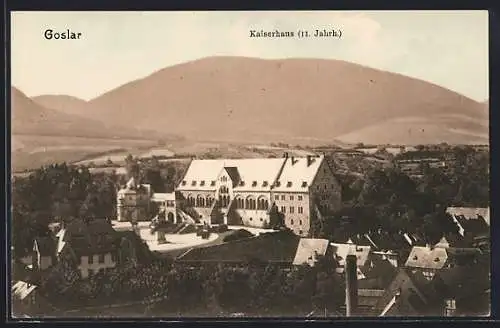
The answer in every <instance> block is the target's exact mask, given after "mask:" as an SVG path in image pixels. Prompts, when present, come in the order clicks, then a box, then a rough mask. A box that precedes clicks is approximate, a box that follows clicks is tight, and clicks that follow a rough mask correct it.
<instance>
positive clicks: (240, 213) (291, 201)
mask: <svg viewBox="0 0 500 328" xmlns="http://www.w3.org/2000/svg"><path fill="white" fill-rule="evenodd" d="M177 191H178V193H179V197H180V199H179V202H180V203H181V204H180V206H182V208H183V209H185V211H186V212H187V213H189V214H190V215H191V216H194V218H195V219H196V220H197V221H200V222H203V223H207V224H229V225H246V226H253V227H265V226H266V225H268V224H269V223H270V213H271V209H272V208H273V207H274V206H275V208H276V209H277V210H278V211H279V212H280V213H282V214H283V217H284V220H285V225H286V226H287V227H289V228H290V229H292V230H293V231H294V232H295V233H296V234H298V235H301V236H307V235H308V234H309V233H310V230H311V225H312V220H314V219H315V218H318V216H320V215H323V214H324V213H325V212H327V211H334V210H336V209H338V208H339V207H340V206H341V186H340V184H339V182H338V181H337V179H336V178H335V176H334V175H333V173H332V171H331V169H330V167H329V166H328V165H327V163H326V161H325V160H324V157H323V156H307V157H300V158H297V157H291V156H288V155H287V154H285V156H284V157H283V158H265V159H260V158H259V159H217V160H193V161H192V162H191V164H190V166H189V168H188V169H187V172H186V174H185V176H184V178H183V180H182V181H181V182H180V183H179V185H178V186H177Z"/></svg>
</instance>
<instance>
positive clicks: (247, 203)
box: [245, 198, 250, 209]
mask: <svg viewBox="0 0 500 328" xmlns="http://www.w3.org/2000/svg"><path fill="white" fill-rule="evenodd" d="M245 208H246V209H249V208H250V201H249V199H248V198H247V199H245Z"/></svg>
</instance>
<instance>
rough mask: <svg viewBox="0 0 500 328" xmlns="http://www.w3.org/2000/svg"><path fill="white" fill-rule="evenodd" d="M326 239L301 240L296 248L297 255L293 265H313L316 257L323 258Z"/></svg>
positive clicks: (325, 249)
mask: <svg viewBox="0 0 500 328" xmlns="http://www.w3.org/2000/svg"><path fill="white" fill-rule="evenodd" d="M328 244H329V242H328V240H327V239H313V238H301V239H300V241H299V245H298V246H297V253H296V254H295V259H294V260H293V264H294V265H302V264H309V265H314V261H315V260H316V256H325V255H326V251H327V250H328Z"/></svg>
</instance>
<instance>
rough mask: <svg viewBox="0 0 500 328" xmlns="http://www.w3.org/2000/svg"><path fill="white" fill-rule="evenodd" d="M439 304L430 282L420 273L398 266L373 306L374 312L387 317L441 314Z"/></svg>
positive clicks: (438, 298) (439, 299) (439, 301)
mask: <svg viewBox="0 0 500 328" xmlns="http://www.w3.org/2000/svg"><path fill="white" fill-rule="evenodd" d="M441 304H442V300H441V298H440V297H439V295H438V293H437V292H436V290H435V289H434V288H433V285H432V283H431V282H430V281H429V280H428V279H426V278H425V277H424V276H423V275H422V273H420V272H415V273H413V272H411V271H410V270H408V269H407V268H399V269H398V273H397V274H396V276H395V277H394V279H393V280H392V282H391V283H390V285H389V286H388V287H387V288H386V289H385V292H384V294H383V295H382V296H381V297H380V299H379V301H378V303H377V305H376V306H375V312H377V313H378V316H387V317H391V316H397V317H408V316H432V315H441Z"/></svg>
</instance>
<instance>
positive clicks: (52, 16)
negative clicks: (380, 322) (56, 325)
mask: <svg viewBox="0 0 500 328" xmlns="http://www.w3.org/2000/svg"><path fill="white" fill-rule="evenodd" d="M10 23H11V26H10V45H9V48H10V64H11V66H10V76H11V81H10V82H11V86H10V113H11V117H10V118H11V122H10V123H11V136H10V137H11V163H10V165H11V170H10V173H11V174H10V179H11V204H10V206H11V219H10V220H11V221H10V245H9V246H10V259H7V262H10V279H9V283H10V285H8V291H10V316H11V318H13V319H23V320H30V319H31V320H41V319H47V318H51V319H70V318H73V319H75V318H78V319H96V318H98V319H111V318H112V319H130V318H136V319H137V318H146V319H151V320H158V319H164V320H180V319H184V318H199V319H203V318H219V319H224V320H225V319H228V318H233V319H235V318H239V319H247V318H248V319H251V318H299V319H303V320H312V319H317V320H319V319H330V320H341V319H344V318H348V317H355V318H370V317H371V318H379V319H383V318H408V317H417V318H423V317H469V318H470V317H489V316H490V315H491V313H490V312H491V295H490V294H491V292H490V290H491V268H490V267H491V265H490V260H491V256H490V149H489V143H490V142H489V140H490V128H489V127H490V122H489V99H490V98H489V55H488V53H489V49H488V43H489V35H488V33H489V31H488V12H487V11H480V10H476V11H474V10H469V11H458V10H456V11H452V10H447V11H445V10H443V11H171V12H168V11H123V12H120V11H75V12H70V11H53V12H51V11H12V12H10Z"/></svg>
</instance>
